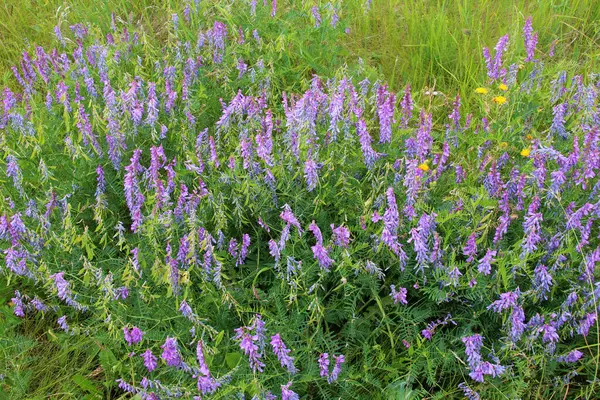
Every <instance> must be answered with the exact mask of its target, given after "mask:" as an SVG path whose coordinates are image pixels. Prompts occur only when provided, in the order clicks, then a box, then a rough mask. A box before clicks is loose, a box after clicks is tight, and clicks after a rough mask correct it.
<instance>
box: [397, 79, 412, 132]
mask: <svg viewBox="0 0 600 400" xmlns="http://www.w3.org/2000/svg"><path fill="white" fill-rule="evenodd" d="M412 113H413V99H412V95H411V92H410V85H406V88H405V89H404V96H403V97H402V100H401V101H400V114H401V119H400V125H401V126H402V127H403V128H408V123H409V122H410V120H411V119H412Z"/></svg>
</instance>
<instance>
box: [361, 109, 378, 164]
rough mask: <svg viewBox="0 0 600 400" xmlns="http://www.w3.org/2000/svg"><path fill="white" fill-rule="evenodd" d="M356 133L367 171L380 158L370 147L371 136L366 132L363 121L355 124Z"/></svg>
mask: <svg viewBox="0 0 600 400" xmlns="http://www.w3.org/2000/svg"><path fill="white" fill-rule="evenodd" d="M356 131H357V133H358V138H359V141H360V148H361V150H362V154H363V158H364V161H365V165H366V166H367V168H368V169H371V168H373V166H374V165H375V161H377V159H378V158H379V157H380V156H381V155H380V154H378V153H377V152H376V151H375V150H373V147H371V141H372V139H371V135H369V131H368V130H367V124H366V123H365V120H364V119H362V118H361V119H359V120H358V122H357V123H356Z"/></svg>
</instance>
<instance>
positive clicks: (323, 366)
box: [319, 353, 329, 377]
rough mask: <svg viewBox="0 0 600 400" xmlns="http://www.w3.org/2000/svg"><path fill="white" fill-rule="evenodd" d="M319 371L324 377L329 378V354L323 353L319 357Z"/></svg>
mask: <svg viewBox="0 0 600 400" xmlns="http://www.w3.org/2000/svg"><path fill="white" fill-rule="evenodd" d="M319 371H320V375H321V376H322V377H327V376H329V354H327V353H322V354H321V355H320V356H319Z"/></svg>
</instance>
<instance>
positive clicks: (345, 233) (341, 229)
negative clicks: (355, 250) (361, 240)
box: [331, 224, 350, 247]
mask: <svg viewBox="0 0 600 400" xmlns="http://www.w3.org/2000/svg"><path fill="white" fill-rule="evenodd" d="M331 230H332V231H333V244H335V245H336V246H339V247H348V245H349V244H350V230H349V229H348V228H346V227H345V226H342V225H340V226H338V227H337V228H336V227H335V225H334V224H331Z"/></svg>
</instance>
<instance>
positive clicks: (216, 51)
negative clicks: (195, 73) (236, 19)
mask: <svg viewBox="0 0 600 400" xmlns="http://www.w3.org/2000/svg"><path fill="white" fill-rule="evenodd" d="M206 36H207V37H208V42H209V44H210V46H211V47H212V49H213V62H214V63H215V64H220V63H221V62H222V61H223V55H224V53H225V39H226V38H227V26H226V25H225V24H224V23H222V22H220V21H215V23H214V24H213V27H212V28H211V29H209V30H208V31H207V32H206Z"/></svg>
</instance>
